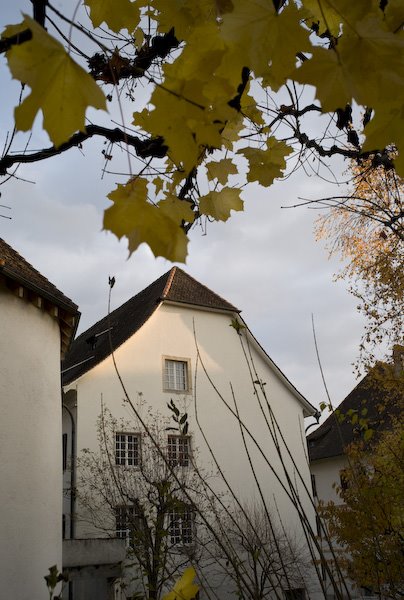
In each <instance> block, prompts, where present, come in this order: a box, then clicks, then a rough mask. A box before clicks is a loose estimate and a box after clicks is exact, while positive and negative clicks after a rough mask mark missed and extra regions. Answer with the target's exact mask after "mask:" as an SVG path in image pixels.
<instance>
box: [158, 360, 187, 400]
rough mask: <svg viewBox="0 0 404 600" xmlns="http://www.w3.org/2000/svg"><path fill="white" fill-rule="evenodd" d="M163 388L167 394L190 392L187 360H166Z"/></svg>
mask: <svg viewBox="0 0 404 600" xmlns="http://www.w3.org/2000/svg"><path fill="white" fill-rule="evenodd" d="M163 387H164V390H165V391H167V392H188V391H189V390H190V384H189V362H188V361H187V360H175V359H171V358H165V359H164V377H163Z"/></svg>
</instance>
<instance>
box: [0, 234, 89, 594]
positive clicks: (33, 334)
mask: <svg viewBox="0 0 404 600" xmlns="http://www.w3.org/2000/svg"><path fill="white" fill-rule="evenodd" d="M42 284H43V286H44V288H45V289H43V290H42V292H43V293H41V289H40V286H41V285H42ZM52 295H54V297H53V298H52ZM61 298H62V300H63V304H66V307H65V308H66V309H67V310H68V313H69V314H67V313H66V312H65V314H64V319H65V320H66V321H68V320H69V319H71V321H70V325H69V327H71V334H73V333H74V319H75V313H77V311H76V310H75V309H76V307H75V305H73V303H70V301H67V299H66V298H63V297H62V294H61V293H60V292H58V291H57V290H56V288H53V286H51V284H49V282H48V281H47V280H45V278H42V276H41V275H40V274H39V273H38V272H36V271H35V270H34V269H33V268H32V267H31V266H30V265H28V263H25V261H24V260H23V259H22V257H20V256H19V255H17V253H14V251H13V250H12V249H11V248H10V247H9V246H7V245H6V244H5V243H4V242H3V240H0V357H1V359H0V506H1V510H0V589H1V592H0V596H1V597H2V598H10V599H13V600H43V598H45V597H46V595H47V589H46V584H45V580H44V576H45V575H46V574H47V573H48V569H49V567H52V566H53V565H57V566H58V568H59V569H61V568H62V538H61V528H62V503H61V498H60V493H61V490H62V477H61V461H62V453H61V444H60V436H61V417H62V415H61V393H60V358H61V324H60V320H59V317H60V315H61V313H62V309H61V307H60V304H61V302H60V299H61ZM65 300H66V303H65V302H64V301H65Z"/></svg>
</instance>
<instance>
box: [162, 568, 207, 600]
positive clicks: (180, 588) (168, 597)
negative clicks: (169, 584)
mask: <svg viewBox="0 0 404 600" xmlns="http://www.w3.org/2000/svg"><path fill="white" fill-rule="evenodd" d="M195 577H196V572H195V569H194V568H193V567H188V568H187V569H185V571H184V573H183V575H182V577H181V579H179V580H178V581H177V582H176V583H175V585H174V587H173V589H172V590H171V592H169V593H168V594H165V595H164V596H163V600H193V598H195V597H196V595H197V593H198V591H199V586H198V585H197V584H196V583H194V579H195Z"/></svg>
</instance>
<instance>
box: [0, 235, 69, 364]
mask: <svg viewBox="0 0 404 600" xmlns="http://www.w3.org/2000/svg"><path fill="white" fill-rule="evenodd" d="M0 275H3V277H4V279H5V281H6V283H7V286H8V287H9V288H10V289H11V290H12V291H13V292H15V293H16V294H17V295H19V296H20V297H21V298H24V297H25V298H27V299H28V300H31V301H32V302H34V303H35V304H36V305H37V306H40V307H43V308H45V309H47V310H49V312H52V314H53V316H55V317H57V318H58V320H59V324H60V329H61V344H62V354H63V353H64V351H65V350H66V349H67V347H68V345H69V343H70V341H71V339H72V338H73V336H74V334H75V331H76V328H77V323H78V319H79V315H80V313H79V312H78V307H77V304H75V303H74V302H72V300H70V298H68V297H67V296H65V295H64V294H63V293H62V292H61V291H60V290H58V288H57V287H56V286H54V285H53V283H51V282H50V281H49V280H48V279H47V278H46V277H44V276H43V275H42V274H41V273H40V272H39V271H37V270H36V269H35V268H34V267H33V266H32V265H31V264H30V263H29V262H27V261H26V260H25V258H23V257H22V256H21V255H20V254H18V252H17V251H16V250H14V248H12V247H11V246H9V245H8V244H7V243H6V242H5V241H4V240H3V239H1V238H0ZM53 309H57V310H53Z"/></svg>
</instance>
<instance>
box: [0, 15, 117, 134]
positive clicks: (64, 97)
mask: <svg viewBox="0 0 404 600" xmlns="http://www.w3.org/2000/svg"><path fill="white" fill-rule="evenodd" d="M24 29H30V30H31V32H32V39H31V40H30V41H28V42H25V43H24V44H20V45H14V46H12V47H11V49H10V50H9V51H8V52H7V54H6V56H7V60H8V65H9V68H10V71H11V73H12V75H13V77H14V78H15V79H18V80H19V81H21V82H23V83H26V84H27V85H29V87H30V88H31V93H30V94H29V96H27V97H26V98H25V99H24V100H23V102H22V104H20V106H18V107H17V108H16V109H15V124H16V127H17V129H18V130H21V131H28V130H29V129H31V127H32V124H33V122H34V119H35V116H36V114H37V113H38V112H39V111H40V110H42V113H43V126H44V129H46V131H47V132H48V134H49V137H50V138H51V140H52V142H53V144H54V145H55V146H60V144H62V143H63V142H65V141H66V140H68V139H69V137H70V136H71V135H72V134H73V133H75V132H76V131H78V130H80V131H84V130H85V112H86V109H87V108H88V107H89V106H93V107H94V108H100V109H106V101H105V96H104V94H103V93H102V91H101V89H100V88H99V87H98V85H97V84H96V83H95V81H94V80H93V79H92V77H90V75H89V74H88V73H86V72H85V71H84V69H82V67H80V66H79V65H78V64H77V63H75V62H74V61H73V60H72V58H71V57H70V56H69V54H67V52H66V50H65V49H64V47H63V46H62V44H60V43H59V42H58V41H56V40H55V39H54V38H53V37H51V36H50V35H49V34H48V33H47V32H46V31H45V29H43V27H41V26H40V25H39V24H38V23H37V22H36V21H34V20H33V19H31V18H30V17H28V16H27V15H24V21H23V22H22V23H20V24H18V25H9V26H8V27H7V28H6V29H5V31H4V34H3V35H4V36H5V37H8V36H10V35H13V34H15V33H17V32H18V31H22V30H24Z"/></svg>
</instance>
